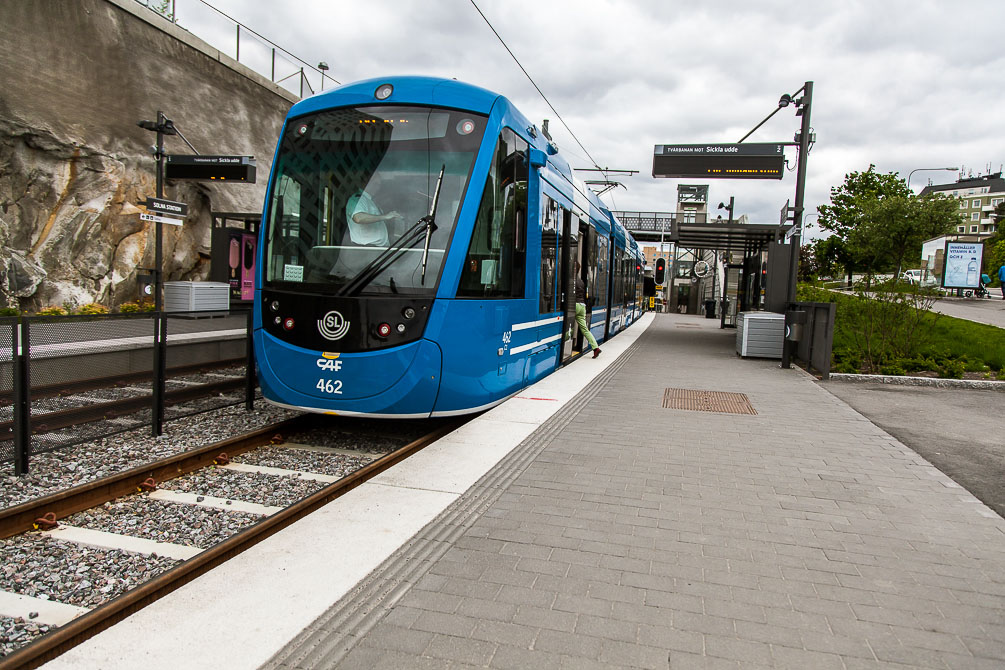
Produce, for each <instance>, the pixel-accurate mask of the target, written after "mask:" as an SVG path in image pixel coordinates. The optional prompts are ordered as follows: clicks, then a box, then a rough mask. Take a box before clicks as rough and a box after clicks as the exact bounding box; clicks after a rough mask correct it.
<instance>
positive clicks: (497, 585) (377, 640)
mask: <svg viewBox="0 0 1005 670" xmlns="http://www.w3.org/2000/svg"><path fill="white" fill-rule="evenodd" d="M717 325H718V322H717V321H714V320H706V319H701V318H697V317H693V316H679V315H659V316H657V317H656V319H655V321H654V322H653V324H652V326H651V327H650V328H649V329H648V330H647V331H646V332H645V333H644V334H643V335H642V336H641V337H640V338H639V340H638V341H637V342H636V343H635V344H634V345H632V346H631V347H630V348H629V349H628V350H627V351H625V352H624V353H623V354H622V355H621V357H620V358H619V359H618V360H617V362H615V363H614V364H612V365H610V366H608V367H607V368H606V369H605V370H604V371H603V372H601V373H600V375H599V376H598V377H597V378H596V379H595V380H594V382H593V383H592V384H591V385H590V386H588V387H587V388H586V389H585V390H583V391H582V392H581V393H579V394H578V395H577V396H576V397H575V398H573V399H572V401H571V402H569V403H568V404H567V405H566V406H565V407H563V408H562V409H561V410H560V411H558V412H557V413H556V414H554V415H553V416H552V417H551V418H550V419H548V420H547V421H546V422H545V423H544V424H543V425H542V426H541V427H540V428H538V429H537V430H536V431H534V432H533V433H532V434H530V436H529V437H527V438H526V439H525V440H524V441H523V442H522V443H520V445H519V446H517V447H516V448H515V449H514V450H513V451H512V452H511V453H510V454H509V455H508V456H507V457H506V458H504V459H503V460H502V461H501V462H500V463H499V465H498V466H496V467H495V468H493V469H492V470H491V471H490V472H489V473H488V474H487V475H486V476H485V477H483V478H482V479H481V480H480V481H479V482H478V483H477V484H476V485H475V486H474V487H472V488H471V489H469V490H468V491H467V493H465V494H464V495H462V496H460V498H459V499H458V500H457V501H456V502H455V503H453V504H452V505H451V506H450V507H448V508H447V509H446V511H445V512H444V513H443V514H441V515H440V516H439V517H438V518H437V519H436V520H434V521H433V522H432V523H430V524H429V525H428V526H426V527H425V528H424V529H423V530H422V531H421V532H419V533H418V534H417V535H416V536H415V537H414V538H412V540H411V541H409V542H408V543H406V544H405V546H403V547H402V548H401V549H400V550H398V551H397V552H396V553H395V554H393V555H392V556H391V557H390V558H389V559H388V560H387V561H386V562H385V563H384V564H383V565H382V566H381V567H379V568H378V569H377V570H375V571H373V572H372V573H371V574H370V575H369V577H367V578H366V579H364V580H363V581H362V582H360V583H359V585H358V586H357V587H356V589H355V590H354V591H353V592H351V593H349V594H348V595H347V596H346V597H345V598H343V599H342V600H341V601H340V602H338V603H336V605H335V606H334V607H333V608H332V609H331V610H329V612H327V613H326V614H325V615H323V616H321V617H320V618H319V619H318V620H317V621H316V622H315V624H314V625H312V626H311V627H310V628H308V630H307V631H305V633H304V634H303V635H301V636H300V637H299V638H298V639H296V640H294V641H293V642H292V643H291V644H290V645H289V646H288V647H287V648H286V649H284V650H282V651H281V652H280V653H279V654H277V655H276V657H274V659H273V660H272V661H271V662H270V663H268V664H266V666H265V667H270V668H275V667H278V668H312V667H339V668H403V667H407V668H419V667H421V668H469V667H491V668H535V669H540V668H569V669H572V668H576V669H583V668H587V669H588V668H615V667H624V668H671V669H673V670H678V669H682V668H732V669H737V668H798V669H800V670H803V669H806V668H835V669H840V670H855V669H858V668H884V669H894V668H899V669H901V670H903V669H905V668H936V669H939V670H944V669H955V668H967V669H978V670H979V669H983V668H988V669H991V668H994V669H996V670H1000V668H1002V667H1005V521H1003V519H1002V518H1001V517H999V516H998V515H997V514H995V513H994V512H993V511H991V510H990V509H989V508H987V507H986V506H985V505H984V504H982V503H981V502H980V501H978V500H977V499H976V498H974V497H973V496H972V495H970V494H969V493H967V492H966V491H965V490H963V489H962V488H960V487H959V486H958V485H957V484H955V483H954V482H953V481H952V480H951V479H949V478H948V477H947V476H945V475H944V474H942V473H941V472H939V471H938V470H936V469H935V468H934V467H933V466H932V465H930V464H929V463H928V462H926V461H925V460H924V459H922V458H921V457H920V456H918V455H917V454H915V453H914V452H913V451H911V450H910V449H908V448H907V447H905V446H904V445H903V444H901V443H900V442H898V441H897V440H896V439H894V438H892V437H891V436H890V435H888V434H887V433H885V432H883V431H882V430H880V429H879V428H877V427H876V426H875V425H873V424H872V423H870V422H869V421H868V420H866V419H865V418H864V417H862V416H861V415H860V414H858V413H857V412H855V411H854V410H852V409H851V408H850V407H849V406H848V405H846V404H845V403H844V402H842V401H841V400H839V399H838V398H836V397H834V396H833V395H831V394H830V393H828V392H827V391H826V390H824V389H822V388H820V387H819V386H818V385H817V384H816V383H815V382H814V381H813V380H812V379H810V378H809V377H808V376H806V375H805V374H804V373H803V372H801V371H799V370H797V369H791V370H782V369H780V368H779V366H778V361H773V360H751V359H739V358H737V357H736V355H735V353H734V346H733V343H734V338H735V331H731V330H725V331H722V330H718V329H717V328H715V326H717ZM615 341H616V340H615ZM605 353H606V352H605ZM586 362H587V361H580V362H577V363H574V364H573V366H571V367H576V366H579V365H583V364H585V363H586ZM545 381H547V380H545ZM670 388H677V389H690V390H704V391H718V392H731V393H741V394H745V395H746V396H747V398H749V401H750V404H751V405H752V407H753V408H754V410H755V411H756V414H755V415H750V414H730V413H721V412H706V411H696V410H681V409H667V408H665V407H664V393H665V390H666V389H670ZM532 394H533V388H532V389H530V390H529V391H528V392H525V394H524V395H532Z"/></svg>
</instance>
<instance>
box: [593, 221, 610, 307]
mask: <svg viewBox="0 0 1005 670" xmlns="http://www.w3.org/2000/svg"><path fill="white" fill-rule="evenodd" d="M609 245H610V239H608V238H606V237H603V236H599V235H598V236H597V260H596V263H597V272H596V275H595V277H596V283H595V284H594V286H595V287H596V288H595V289H594V291H593V292H594V294H595V295H594V297H593V304H594V305H595V306H605V305H607V282H608V281H609V278H608V274H609V273H608V270H609V267H608V266H609V265H610V263H609V260H608V259H610V253H611V250H610V246H609Z"/></svg>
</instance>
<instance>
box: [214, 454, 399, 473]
mask: <svg viewBox="0 0 1005 670" xmlns="http://www.w3.org/2000/svg"><path fill="white" fill-rule="evenodd" d="M374 453H380V452H377V451H374ZM372 461H373V458H372V457H369V456H363V455H360V456H352V455H349V454H331V453H325V452H319V451H310V450H307V449H296V448H284V447H263V448H261V449H255V450H253V451H247V452H245V453H243V454H240V455H239V456H236V457H235V458H234V462H235V463H246V464H248V465H261V466H265V467H270V468H284V469H286V470H299V471H300V472H313V473H315V474H319V475H329V476H331V477H345V476H346V475H348V474H349V473H351V472H355V471H356V470H359V469H360V468H362V467H363V466H365V465H366V464H367V463H370V462H372Z"/></svg>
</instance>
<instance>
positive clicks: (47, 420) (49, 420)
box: [0, 376, 247, 435]
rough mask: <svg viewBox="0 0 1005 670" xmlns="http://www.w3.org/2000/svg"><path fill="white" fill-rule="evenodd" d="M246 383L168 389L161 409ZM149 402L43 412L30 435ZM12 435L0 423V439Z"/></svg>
mask: <svg viewBox="0 0 1005 670" xmlns="http://www.w3.org/2000/svg"><path fill="white" fill-rule="evenodd" d="M246 383H247V381H246V380H245V378H244V377H243V376H242V377H234V378H233V379H226V380H222V381H216V382H209V383H208V384H196V385H194V386H187V387H185V388H180V389H172V390H171V391H168V392H167V393H166V394H165V396H164V404H165V405H177V404H178V403H182V402H187V401H189V400H195V399H197V398H203V397H205V396H211V395H218V394H223V393H227V392H228V391H237V390H240V389H243V388H244V387H245V384H246ZM152 402H153V396H152V395H151V394H149V393H148V394H145V395H137V396H130V397H128V398H122V399H120V400H109V401H107V402H97V403H91V404H89V405H82V406H80V407H73V408H70V409H61V410H57V411H55V412H45V413H42V414H34V415H32V417H31V432H32V434H33V435H38V434H41V433H51V432H52V431H55V430H61V429H63V428H72V427H74V426H79V425H80V424H83V423H93V422H94V421H102V420H106V419H115V418H117V417H120V416H127V415H129V414H135V413H136V412H139V411H142V410H145V409H150V406H151V403H152ZM13 433H14V422H13V421H0V435H12V434H13Z"/></svg>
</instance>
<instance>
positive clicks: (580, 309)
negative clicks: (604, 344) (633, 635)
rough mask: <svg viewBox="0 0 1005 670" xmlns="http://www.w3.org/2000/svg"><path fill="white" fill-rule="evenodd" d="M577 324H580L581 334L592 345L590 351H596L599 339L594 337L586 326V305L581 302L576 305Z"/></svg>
mask: <svg viewBox="0 0 1005 670" xmlns="http://www.w3.org/2000/svg"><path fill="white" fill-rule="evenodd" d="M576 323H578V324H579V332H581V333H582V334H583V337H585V338H586V341H587V342H589V343H590V349H596V348H597V338H595V337H594V336H593V333H591V332H590V329H589V328H588V327H587V325H586V305H584V304H583V303H581V302H577V303H576Z"/></svg>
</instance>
